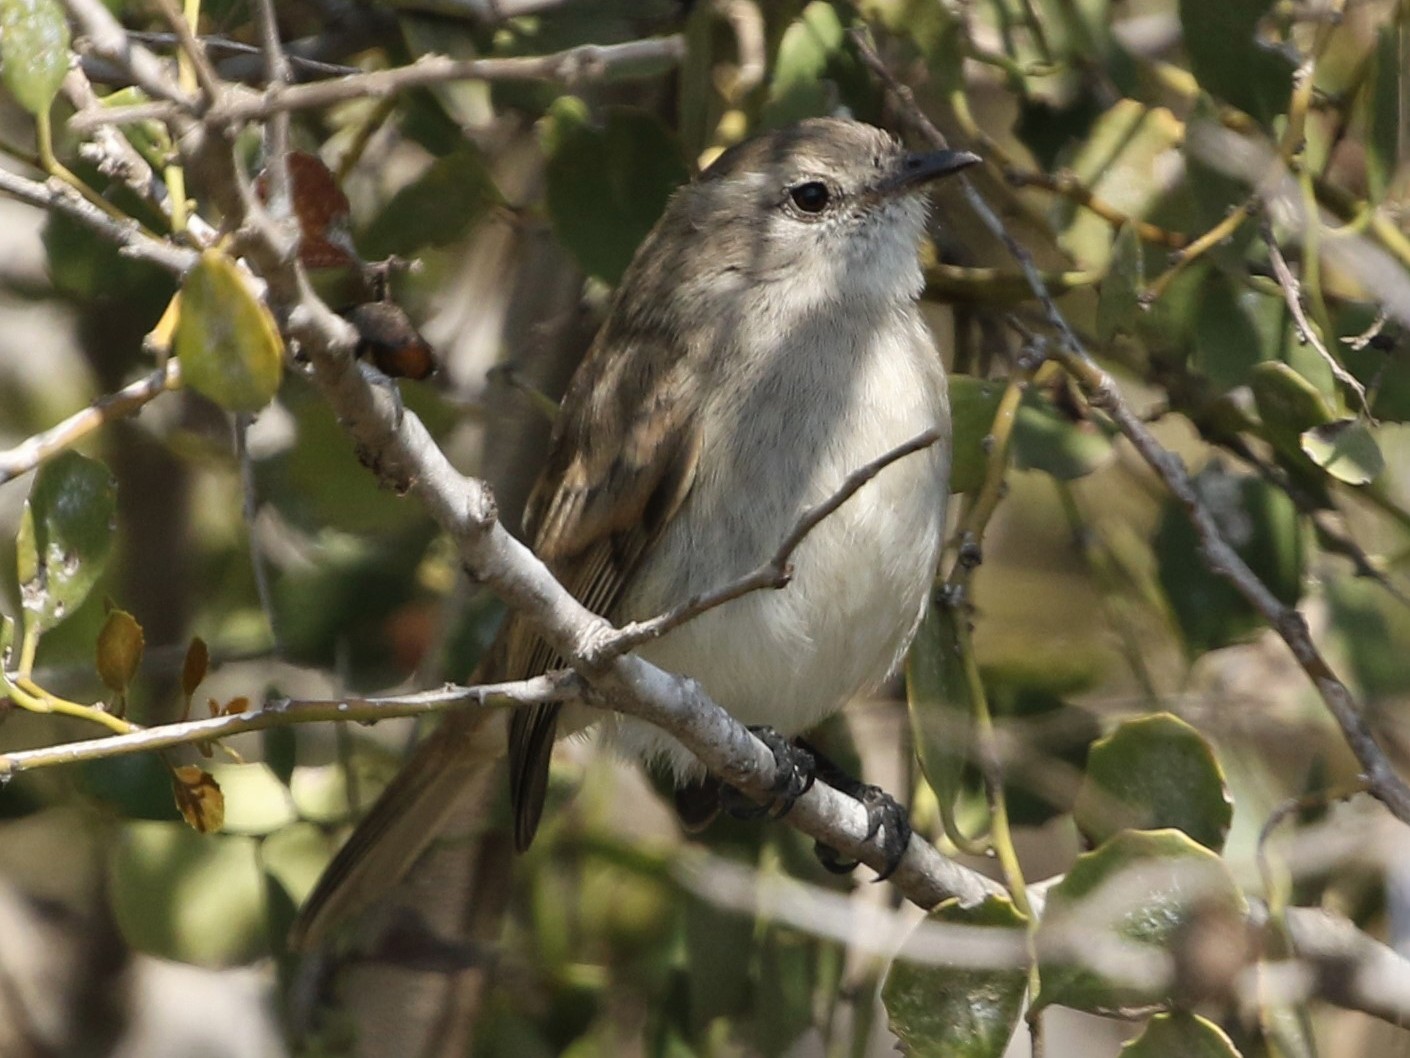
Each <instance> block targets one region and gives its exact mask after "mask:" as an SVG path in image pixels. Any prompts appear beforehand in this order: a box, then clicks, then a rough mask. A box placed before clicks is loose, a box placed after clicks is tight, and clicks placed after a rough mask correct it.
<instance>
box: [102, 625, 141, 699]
mask: <svg viewBox="0 0 1410 1058" xmlns="http://www.w3.org/2000/svg"><path fill="white" fill-rule="evenodd" d="M143 645H144V639H143V635H142V626H141V625H140V624H138V623H137V619H136V618H134V617H133V616H132V615H131V614H130V613H128V612H127V611H126V610H110V611H109V612H108V617H107V620H105V621H104V622H103V628H102V630H101V631H100V632H99V633H98V656H97V663H98V675H99V676H100V677H101V678H102V680H103V683H104V684H105V685H106V686H107V687H108V689H109V690H111V691H115V692H116V693H118V694H126V693H127V688H128V687H129V686H130V685H131V683H132V678H133V677H134V676H135V675H137V666H138V665H140V664H141V663H142V648H143Z"/></svg>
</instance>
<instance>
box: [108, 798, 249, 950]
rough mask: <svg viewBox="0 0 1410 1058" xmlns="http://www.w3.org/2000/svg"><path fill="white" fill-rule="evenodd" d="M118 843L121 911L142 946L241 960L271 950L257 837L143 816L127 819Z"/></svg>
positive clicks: (115, 877) (116, 884)
mask: <svg viewBox="0 0 1410 1058" xmlns="http://www.w3.org/2000/svg"><path fill="white" fill-rule="evenodd" d="M112 845H113V859H112V863H111V873H110V874H109V875H108V878H109V881H110V888H109V892H110V894H111V900H112V904H113V911H114V913H115V916H116V919H117V924H118V928H119V929H120V930H121V932H122V935H123V938H124V939H125V940H126V941H127V942H128V943H129V944H131V945H132V946H133V947H134V948H136V949H137V950H139V951H143V952H147V953H148V954H151V955H158V956H161V957H163V958H167V959H175V960H177V961H179V962H185V963H195V964H197V965H201V966H234V965H241V964H244V963H248V962H250V961H251V960H252V959H254V958H257V957H258V956H260V955H263V954H264V950H263V949H264V942H263V940H262V938H263V936H264V930H263V924H264V920H265V906H264V900H265V894H264V884H263V879H262V877H261V874H260V869H259V859H258V852H257V846H256V843H255V841H254V839H252V838H246V837H237V836H231V835H218V836H210V835H202V834H197V833H196V832H195V831H194V830H192V829H190V828H189V827H187V826H186V825H185V824H184V823H155V822H141V823H129V824H127V825H126V826H124V827H123V828H122V830H121V837H120V839H119V840H118V841H115V842H112Z"/></svg>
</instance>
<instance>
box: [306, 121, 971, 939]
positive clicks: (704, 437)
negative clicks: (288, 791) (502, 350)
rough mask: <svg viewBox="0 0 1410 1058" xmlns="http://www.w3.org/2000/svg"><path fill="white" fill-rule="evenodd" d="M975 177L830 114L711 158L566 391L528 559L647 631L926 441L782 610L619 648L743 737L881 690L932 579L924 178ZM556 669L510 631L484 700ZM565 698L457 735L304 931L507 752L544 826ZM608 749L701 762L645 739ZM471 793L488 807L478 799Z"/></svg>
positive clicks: (784, 598)
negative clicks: (922, 307) (923, 311)
mask: <svg viewBox="0 0 1410 1058" xmlns="http://www.w3.org/2000/svg"><path fill="white" fill-rule="evenodd" d="M977 160H978V159H977V158H975V157H974V155H972V154H968V153H965V152H962V151H948V150H945V151H935V152H931V153H922V154H917V153H909V152H907V151H906V150H905V149H903V148H902V146H901V145H900V144H899V143H898V142H897V141H896V140H895V139H894V138H893V137H891V136H890V135H889V134H887V133H886V132H883V131H882V130H880V129H877V128H873V127H872V126H869V125H865V124H862V123H859V122H856V121H849V120H843V119H837V118H822V119H815V120H809V121H804V122H802V123H800V124H797V125H794V126H791V127H788V128H783V129H779V130H776V131H773V132H770V133H766V134H764V135H762V136H760V137H758V138H756V139H753V140H750V141H748V142H746V143H743V144H740V145H739V146H736V147H733V148H731V149H730V150H728V151H726V152H725V153H723V154H722V155H721V156H720V157H719V158H718V159H717V160H716V161H715V162H714V164H712V165H711V166H710V167H709V168H708V169H706V170H705V171H704V172H703V173H702V174H701V175H700V176H699V177H698V178H697V179H696V180H694V181H693V182H692V183H690V184H688V185H687V186H685V187H682V188H680V189H679V190H678V191H677V192H676V193H675V194H674V195H673V196H672V198H671V200H670V202H669V204H668V205H667V207H666V210H665V213H664V215H663V216H662V217H661V220H660V221H659V222H658V223H657V225H656V227H655V228H654V229H653V230H652V231H651V233H650V234H649V235H648V236H647V238H646V240H645V241H644V242H643V243H642V245H641V247H640V248H639V249H638V250H637V253H636V256H635V258H634V259H633V261H632V264H631V266H630V267H629V268H628V270H627V272H626V274H625V275H624V276H623V278H622V282H621V284H620V286H619V287H618V289H617V291H616V295H615V297H614V299H613V301H612V305H611V309H610V312H609V314H608V317H607V320H606V322H605V323H604V325H603V327H602V330H601V331H600V333H599V334H598V335H597V338H596V340H595V342H594V343H593V345H592V347H591V349H590V350H589V351H588V354H587V356H586V357H585V359H584V360H583V362H582V364H581V366H580V367H579V368H578V371H577V373H576V375H575V376H574V378H573V380H572V382H571V384H570V386H569V388H568V392H567V394H566V396H565V397H564V399H563V402H562V406H561V410H560V413H559V416H558V419H557V422H556V425H555V428H554V433H553V439H552V446H551V451H550V455H549V458H548V463H547V466H546V467H545V468H544V470H543V473H542V475H541V476H540V478H539V479H538V483H537V485H536V486H535V488H534V490H533V493H532V495H531V496H530V499H529V503H528V507H527V510H526V513H525V519H524V526H525V532H526V534H527V537H528V540H529V542H530V543H531V544H532V546H533V548H534V550H535V551H536V553H537V554H538V555H539V557H540V558H542V559H543V561H544V562H545V563H546V564H547V565H548V567H549V568H550V569H551V570H552V571H553V573H554V574H555V576H557V577H558V578H559V580H560V581H561V582H562V583H563V584H564V585H565V586H566V587H567V588H568V590H569V591H571V592H572V593H573V595H574V596H576V597H577V598H578V599H579V600H580V601H582V602H583V604H584V605H586V606H587V607H588V608H589V609H592V610H593V611H595V612H597V613H601V614H603V615H605V616H607V617H609V618H610V619H612V620H613V621H617V622H621V621H628V620H636V619H643V618H648V617H651V616H654V615H655V614H657V613H660V612H663V611H665V610H668V609H670V608H671V607H673V606H675V605H677V604H679V603H681V602H683V601H684V600H686V599H689V598H691V597H692V596H694V595H697V594H699V593H702V592H706V591H709V590H710V589H713V588H717V587H719V586H721V585H723V584H726V583H728V582H730V581H731V580H733V579H735V578H737V577H739V576H740V575H742V574H744V573H746V572H748V571H749V570H751V569H753V568H755V567H756V566H758V565H760V564H761V563H762V562H764V561H765V560H767V559H768V558H769V557H770V556H772V555H773V554H774V552H775V551H776V550H777V548H778V547H779V544H780V543H781V542H782V540H783V539H784V537H785V536H786V535H787V534H788V532H789V531H790V530H791V529H792V528H793V527H794V526H795V525H796V524H797V523H798V521H799V519H800V517H801V516H802V514H803V513H804V512H805V511H806V510H808V509H809V508H810V507H812V506H813V505H815V504H817V503H819V502H821V501H823V500H825V499H827V498H828V497H829V496H831V495H832V494H833V493H834V492H836V490H837V489H838V488H839V486H840V485H841V483H842V482H843V480H844V479H845V478H846V477H847V475H848V474H849V473H850V472H852V471H854V470H856V469H857V468H858V467H860V466H862V465H864V464H866V463H868V462H870V461H872V460H874V459H876V458H877V457H879V456H881V455H883V454H884V453H886V452H888V451H889V450H891V449H893V448H895V447H896V446H898V445H900V444H902V443H904V442H906V441H908V440H910V439H912V438H914V437H915V436H917V435H918V434H921V433H922V432H924V431H927V430H932V429H938V430H940V431H941V432H942V438H941V440H940V441H939V442H938V443H936V444H934V445H932V446H931V447H929V448H926V449H924V450H922V451H920V452H918V453H916V454H914V455H911V456H908V457H906V458H904V459H900V460H898V461H896V462H895V463H892V464H891V465H889V466H887V467H886V468H885V469H883V470H882V471H881V472H880V474H878V475H877V477H876V478H875V479H874V480H872V481H870V482H869V483H867V484H866V485H865V486H863V487H862V488H861V489H860V490H859V491H858V492H857V493H856V494H855V495H853V496H852V497H851V498H850V499H848V500H847V501H846V502H845V503H844V504H843V505H842V506H841V507H840V508H839V509H838V510H837V511H835V512H834V513H833V514H832V515H830V516H829V517H828V518H826V519H825V520H824V521H822V522H821V523H820V524H818V525H817V527H816V528H815V529H813V531H812V532H811V533H810V534H809V535H808V536H807V537H806V538H805V539H804V540H803V541H802V543H801V544H800V546H799V547H798V549H797V551H796V552H795V553H794V556H793V576H792V579H791V581H790V583H789V584H788V585H787V586H786V587H785V588H784V589H782V590H779V591H759V592H754V593H752V594H749V595H745V596H743V597H741V598H737V599H734V600H732V601H730V602H728V603H726V604H724V605H722V606H719V607H718V608H716V609H713V610H710V611H708V612H706V613H704V614H702V615H700V616H699V617H697V618H696V619H694V620H692V621H690V622H688V623H686V624H684V625H681V626H680V627H678V628H676V629H674V630H672V631H671V632H669V633H668V634H666V635H665V636H664V637H662V638H661V639H659V640H657V641H654V642H651V643H648V644H645V645H643V646H642V647H641V648H640V649H639V651H638V653H639V654H641V655H642V656H643V657H645V658H646V659H647V660H649V661H651V662H653V663H654V664H656V665H659V666H661V667H663V668H665V669H668V670H671V671H673V672H677V673H681V674H684V675H688V676H691V677H693V678H694V679H696V680H698V681H699V683H700V684H701V685H702V687H703V688H704V690H705V691H706V692H707V693H708V694H709V695H710V696H711V697H712V698H713V699H714V700H715V701H716V702H718V703H719V704H720V705H722V706H724V707H725V708H726V709H728V710H729V711H730V712H731V713H732V714H733V715H734V716H735V717H736V718H737V719H739V720H740V721H742V722H744V723H746V724H750V725H768V726H769V727H771V728H773V729H775V730H776V731H777V732H780V733H781V734H782V735H785V736H791V735H795V734H798V733H800V732H803V731H805V730H806V729H808V728H810V727H811V726H813V725H814V724H816V723H817V722H818V721H820V720H822V719H823V718H824V717H826V716H828V715H829V714H831V713H833V712H835V711H836V710H837V709H839V708H840V707H841V706H842V705H843V704H845V703H846V702H847V700H848V699H850V698H852V697H853V696H855V695H857V694H858V693H860V692H862V691H865V690H867V689H869V688H872V687H874V686H876V685H877V684H878V683H879V682H880V681H881V680H883V679H884V678H885V677H886V676H887V674H888V673H890V672H892V671H893V670H894V669H895V667H896V666H897V664H898V663H899V661H900V659H901V657H902V656H903V654H904V652H905V650H906V648H907V646H908V645H909V643H910V641H911V638H912V636H913V635H914V633H915V629H916V626H917V624H918V622H919V620H920V617H921V613H922V610H923V608H924V604H925V600H926V596H927V592H928V589H929V587H930V585H931V581H932V578H933V576H934V572H935V568H936V564H937V562H938V559H939V553H940V547H941V538H942V533H943V527H944V521H945V505H946V498H947V495H948V477H949V460H950V442H949V433H948V430H949V410H948V402H947V397H946V384H945V373H944V369H943V367H942V365H941V359H940V355H939V353H938V351H937V349H936V346H935V343H934V340H933V338H932V336H931V334H930V333H929V331H928V330H927V328H926V326H925V323H924V322H923V321H922V319H921V315H920V312H919V311H918V308H917V299H918V297H919V295H920V292H921V288H922V276H921V268H920V263H919V258H918V247H919V242H920V240H921V237H922V235H923V232H924V225H925V217H926V204H925V200H924V197H923V193H924V189H925V186H926V184H927V183H928V182H929V181H931V180H933V179H936V178H938V177H942V176H945V175H946V174H949V173H953V172H955V171H957V170H959V169H962V168H964V167H966V166H968V165H971V164H973V163H974V162H976V161H977ZM558 664H560V662H559V660H558V659H557V657H556V656H555V654H554V651H553V649H552V648H551V647H549V646H548V645H547V644H546V643H545V642H544V641H543V640H542V639H541V638H540V637H539V636H538V635H537V634H536V633H535V632H534V630H533V629H532V627H530V625H529V624H528V622H527V621H525V620H523V619H522V618H520V617H518V616H516V615H515V614H512V613H511V614H510V615H509V617H508V619H507V621H506V623H505V625H504V628H503V629H502V631H501V633H500V635H499V637H498V639H497V640H496V642H495V644H494V645H493V647H492V648H491V650H490V652H489V654H488V655H487V657H486V660H485V661H484V662H483V664H482V665H481V667H480V669H479V671H478V672H477V673H476V678H477V679H478V680H480V681H486V682H487V681H499V680H509V679H518V678H524V677H529V676H533V675H536V674H539V673H542V672H544V671H547V670H548V669H551V668H553V667H555V666H557V665H558ZM572 712H573V710H569V711H568V713H567V714H565V715H560V713H561V710H560V707H559V706H557V705H547V706H537V707H533V708H531V709H527V710H520V711H517V712H515V713H514V714H512V717H511V718H510V719H509V721H508V722H507V723H506V721H505V718H504V716H503V715H501V714H493V713H490V714H487V713H465V714H456V715H451V716H448V717H447V718H446V719H445V721H444V722H443V723H442V725H441V727H440V728H439V729H438V730H437V731H436V732H435V733H434V734H432V735H431V736H430V737H429V738H428V739H427V740H426V741H425V742H423V743H422V744H421V745H420V746H419V747H418V749H417V751H416V752H415V754H414V756H413V758H412V760H411V761H410V762H409V763H408V764H407V765H406V766H405V767H404V768H403V770H402V771H401V773H400V774H399V776H398V777H397V778H396V779H395V780H394V781H393V782H392V783H391V785H390V786H389V787H388V788H387V790H386V791H385V792H384V793H383V795H382V797H381V799H380V800H379V801H378V802H377V803H376V804H375V805H374V807H373V808H372V810H371V812H370V813H369V815H368V816H367V818H366V819H365V820H364V821H363V822H362V824H361V825H360V826H359V827H358V828H357V829H356V831H355V832H354V833H353V835H352V837H351V838H350V839H349V840H348V842H347V844H346V845H345V846H344V847H343V848H342V850H341V851H340V852H339V853H338V855H337V857H336V858H335V860H334V862H333V864H332V865H331V866H330V868H329V870H328V872H327V873H326V874H325V876H324V878H323V880H322V881H321V882H320V884H319V886H318V888H317V889H316V890H315V892H314V894H313V896H312V897H311V898H310V900H309V902H308V904H307V905H306V907H305V910H304V914H303V919H302V923H301V926H300V935H301V936H302V938H304V939H308V938H309V937H311V936H313V935H315V934H317V933H319V932H321V931H322V929H323V927H324V925H326V924H328V923H329V922H331V921H332V920H335V919H337V918H340V917H342V916H343V914H345V913H347V912H349V911H351V910H353V909H354V908H356V907H358V906H360V905H362V904H364V903H366V902H367V901H369V900H371V899H373V898H374V897H375V895H376V893H377V892H378V891H379V890H380V889H385V888H388V887H390V886H391V885H392V884H393V883H394V882H395V881H396V879H397V878H398V877H399V876H400V875H401V873H403V872H405V871H406V870H408V869H409V868H410V867H411V866H412V864H413V862H414V861H415V859H416V857H417V856H418V854H419V853H420V852H421V851H423V850H424V849H425V847H426V846H427V845H428V844H429V842H430V841H431V840H433V838H434V837H435V835H436V833H437V831H438V829H439V828H440V826H441V825H442V824H443V823H444V822H445V817H446V814H447V813H448V812H449V811H451V810H452V807H453V806H455V805H457V804H463V803H464V798H463V797H460V796H457V795H458V794H460V793H461V792H462V791H463V790H464V788H465V787H466V786H467V785H477V786H480V787H486V788H487V787H488V784H489V782H490V781H491V780H490V778H489V777H490V776H492V775H494V774H496V773H497V771H498V764H499V761H500V760H501V759H502V758H503V757H505V756H506V755H507V757H508V760H509V771H510V782H511V789H510V792H511V800H512V803H513V810H514V833H515V842H516V844H517V845H518V847H519V848H521V849H522V848H524V847H526V846H527V845H528V844H529V842H530V840H531V839H532V838H533V835H534V832H535V829H536V828H537V826H538V823H539V818H540V815H541V812H542V809H543V803H544V795H545V791H546V788H547V777H548V768H549V758H550V755H551V751H552V747H553V742H554V739H555V736H556V735H557V734H559V733H561V731H562V730H563V729H565V728H569V729H571V728H576V727H580V726H581V725H582V724H584V723H586V722H587V721H588V719H589V717H588V716H587V715H586V713H587V711H586V710H583V713H584V715H583V716H581V717H577V716H573V715H571V714H572ZM603 722H604V724H605V726H606V728H607V729H608V730H607V736H608V738H609V739H610V741H611V742H613V743H614V744H616V745H617V746H619V747H621V748H622V749H623V750H624V751H625V752H628V753H630V754H633V755H636V756H639V757H641V758H643V759H645V760H647V761H651V762H659V763H664V765H665V766H667V767H668V768H669V769H670V771H671V772H672V774H673V775H674V776H675V778H676V780H677V782H678V783H679V784H687V783H692V782H695V781H696V780H699V779H700V778H701V777H702V776H703V771H704V770H703V768H702V766H701V765H700V764H699V763H698V762H697V761H696V759H695V758H694V757H693V756H692V755H691V754H690V753H689V752H688V751H687V750H686V749H685V748H684V747H682V746H681V745H680V744H679V743H677V742H676V741H675V740H674V739H672V738H671V737H670V736H668V735H666V734H665V733H664V732H662V731H659V730H657V729H656V728H654V727H652V726H650V725H649V724H646V723H644V722H642V721H639V720H634V719H629V718H625V717H618V716H612V717H609V718H608V719H606V720H605V721H603ZM485 796H488V791H486V794H485Z"/></svg>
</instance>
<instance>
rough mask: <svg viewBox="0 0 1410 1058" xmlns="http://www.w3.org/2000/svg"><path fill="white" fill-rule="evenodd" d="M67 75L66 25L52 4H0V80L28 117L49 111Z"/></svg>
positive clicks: (37, 0)
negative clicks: (0, 79)
mask: <svg viewBox="0 0 1410 1058" xmlns="http://www.w3.org/2000/svg"><path fill="white" fill-rule="evenodd" d="M68 72H69V25H68V22H67V21H66V20H65V19H64V9H63V8H62V7H61V6H60V5H59V4H58V3H57V2H56V0H0V78H3V80H4V82H5V87H6V88H8V89H9V90H10V94H11V95H13V96H14V97H15V99H17V100H18V101H19V104H20V106H22V107H24V108H25V109H26V110H28V111H29V112H30V113H31V114H39V113H42V112H45V111H47V110H48V109H49V106H50V104H51V103H53V102H54V97H55V96H56V95H58V93H59V85H61V84H62V83H63V80H64V76H65V75H66V74H67V73H68Z"/></svg>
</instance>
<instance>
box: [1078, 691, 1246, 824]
mask: <svg viewBox="0 0 1410 1058" xmlns="http://www.w3.org/2000/svg"><path fill="white" fill-rule="evenodd" d="M1073 815H1074V817H1075V819H1076V822H1077V826H1078V829H1080V830H1081V831H1082V833H1083V834H1084V835H1086V837H1087V840H1088V841H1090V842H1091V843H1092V844H1093V845H1099V844H1101V843H1102V842H1103V841H1105V840H1106V839H1107V838H1109V837H1111V836H1112V835H1114V834H1115V833H1117V832H1118V831H1120V830H1128V829H1129V830H1159V829H1162V828H1165V827H1174V828H1176V829H1178V830H1182V831H1184V832H1185V833H1186V834H1188V835H1189V836H1190V837H1192V838H1194V839H1195V840H1196V841H1198V842H1199V843H1200V844H1201V845H1204V846H1205V847H1206V848H1209V849H1213V850H1214V851H1215V852H1218V851H1219V850H1220V849H1222V848H1223V847H1224V838H1225V836H1226V835H1227V834H1228V832H1229V823H1230V820H1231V819H1232V817H1233V802H1232V800H1230V798H1229V791H1228V788H1227V787H1226V785H1225V783H1224V770H1223V769H1222V768H1221V767H1220V766H1219V762H1218V761H1217V760H1216V759H1215V757H1214V750H1213V748H1212V747H1211V746H1210V745H1209V743H1208V742H1207V741H1206V740H1205V738H1204V736H1203V735H1201V734H1200V733H1199V732H1198V731H1196V730H1195V729H1194V728H1193V727H1191V726H1190V725H1189V724H1187V723H1185V721H1183V720H1181V719H1180V718H1179V717H1176V716H1172V715H1171V714H1170V713H1156V714H1154V715H1151V716H1144V717H1138V718H1136V719H1134V720H1127V721H1124V722H1123V723H1121V724H1120V725H1119V726H1118V727H1117V728H1116V730H1115V731H1113V732H1112V733H1111V734H1110V735H1107V736H1106V737H1105V738H1102V739H1098V740H1097V741H1096V742H1095V743H1093V744H1092V748H1091V751H1090V753H1089V754H1088V757H1087V768H1086V772H1085V774H1084V775H1083V777H1082V787H1081V790H1080V791H1079V793H1078V795H1077V803H1076V805H1075V806H1074V809H1073Z"/></svg>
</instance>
